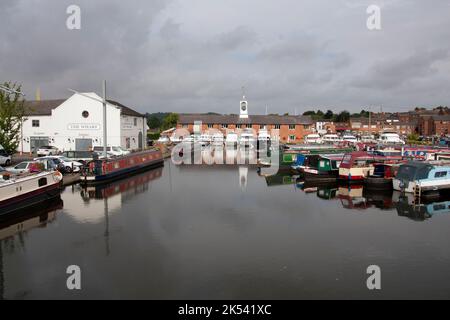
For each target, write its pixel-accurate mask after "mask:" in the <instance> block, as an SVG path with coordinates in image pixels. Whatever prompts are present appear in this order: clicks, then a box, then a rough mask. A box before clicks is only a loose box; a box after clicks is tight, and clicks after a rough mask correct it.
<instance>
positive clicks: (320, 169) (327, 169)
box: [303, 155, 342, 181]
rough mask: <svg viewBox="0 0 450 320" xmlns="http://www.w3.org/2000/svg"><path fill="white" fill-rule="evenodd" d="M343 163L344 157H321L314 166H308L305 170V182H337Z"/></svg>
mask: <svg viewBox="0 0 450 320" xmlns="http://www.w3.org/2000/svg"><path fill="white" fill-rule="evenodd" d="M341 161H342V155H326V156H325V155H324V156H319V157H318V158H317V161H315V162H316V164H315V165H314V166H306V167H305V168H304V169H303V175H304V177H305V180H306V181H308V180H309V181H311V180H325V181H336V179H337V178H338V176H339V165H340V164H341Z"/></svg>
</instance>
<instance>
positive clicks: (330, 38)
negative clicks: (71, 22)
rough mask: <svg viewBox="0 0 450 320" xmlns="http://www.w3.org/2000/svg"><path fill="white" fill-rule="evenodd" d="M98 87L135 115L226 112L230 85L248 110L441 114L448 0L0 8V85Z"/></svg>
mask: <svg viewBox="0 0 450 320" xmlns="http://www.w3.org/2000/svg"><path fill="white" fill-rule="evenodd" d="M72 4H75V5H78V6H79V7H80V8H81V30H69V29H67V28H66V20H67V18H68V16H69V15H68V14H67V13H66V9H67V7H68V6H69V5H72ZM371 4H375V5H378V6H379V7H381V27H382V29H381V30H380V31H370V30H368V29H367V27H366V20H367V18H368V16H369V15H368V14H367V13H366V9H367V7H368V6H369V5H371ZM103 79H106V80H107V81H108V86H109V87H108V91H109V97H110V98H114V99H116V100H118V101H120V102H122V103H124V104H126V105H129V106H132V107H135V108H136V109H137V110H139V111H142V112H145V111H147V112H156V111H176V112H208V111H213V112H221V113H237V112H238V110H239V99H240V96H241V92H242V90H241V87H242V86H245V88H246V94H247V97H248V100H249V111H250V113H254V114H264V113H265V110H266V107H268V110H269V112H270V113H276V112H279V113H284V112H289V113H291V114H292V113H294V112H297V113H301V112H303V111H305V110H308V109H316V108H321V109H324V110H325V109H328V108H330V109H332V110H334V111H339V110H343V109H347V110H350V111H357V110H360V109H361V107H366V106H372V108H373V110H378V109H379V108H380V106H382V107H383V110H387V111H395V110H408V109H409V108H410V107H413V106H435V105H448V106H450V0H433V1H423V0H384V1H381V0H380V1H375V0H370V1H365V0H277V1H271V0H264V1H261V0H168V1H163V0H129V1H114V0H108V1H107V0H89V1H88V0H70V1H66V0H58V1H56V0H1V1H0V81H2V82H3V81H9V80H12V81H17V82H20V83H22V84H23V86H24V90H25V92H26V93H27V95H28V99H34V95H35V94H34V92H35V90H36V88H37V87H40V89H41V93H42V98H43V99H52V98H64V97H67V96H69V95H70V93H69V92H68V91H67V88H74V89H77V90H80V91H95V92H98V93H101V81H102V80H103Z"/></svg>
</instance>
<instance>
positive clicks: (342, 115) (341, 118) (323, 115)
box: [303, 110, 369, 122]
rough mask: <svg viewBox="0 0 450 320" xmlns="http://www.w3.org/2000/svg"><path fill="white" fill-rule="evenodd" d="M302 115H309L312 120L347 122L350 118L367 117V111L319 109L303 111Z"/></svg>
mask: <svg viewBox="0 0 450 320" xmlns="http://www.w3.org/2000/svg"><path fill="white" fill-rule="evenodd" d="M303 115H304V116H310V117H311V118H312V119H314V120H327V121H333V122H348V121H349V120H350V118H368V117H369V111H366V110H361V112H359V113H350V112H348V111H347V110H344V111H341V112H339V113H334V112H333V111H331V110H327V111H326V112H323V111H321V110H317V111H313V110H309V111H305V112H304V113H303Z"/></svg>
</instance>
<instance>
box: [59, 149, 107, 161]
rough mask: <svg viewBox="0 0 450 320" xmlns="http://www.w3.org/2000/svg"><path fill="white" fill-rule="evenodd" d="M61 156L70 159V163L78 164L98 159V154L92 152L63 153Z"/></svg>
mask: <svg viewBox="0 0 450 320" xmlns="http://www.w3.org/2000/svg"><path fill="white" fill-rule="evenodd" d="M61 156H63V157H64V158H67V159H70V160H71V161H76V162H80V163H82V164H86V163H88V162H89V161H92V160H94V159H95V158H98V156H99V155H98V152H94V151H64V152H63V153H62V154H61Z"/></svg>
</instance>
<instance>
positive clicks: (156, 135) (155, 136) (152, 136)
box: [147, 133, 161, 141]
mask: <svg viewBox="0 0 450 320" xmlns="http://www.w3.org/2000/svg"><path fill="white" fill-rule="evenodd" d="M160 136H161V134H159V133H148V134H147V137H148V139H149V140H153V141H155V140H158V139H159V137H160Z"/></svg>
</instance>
